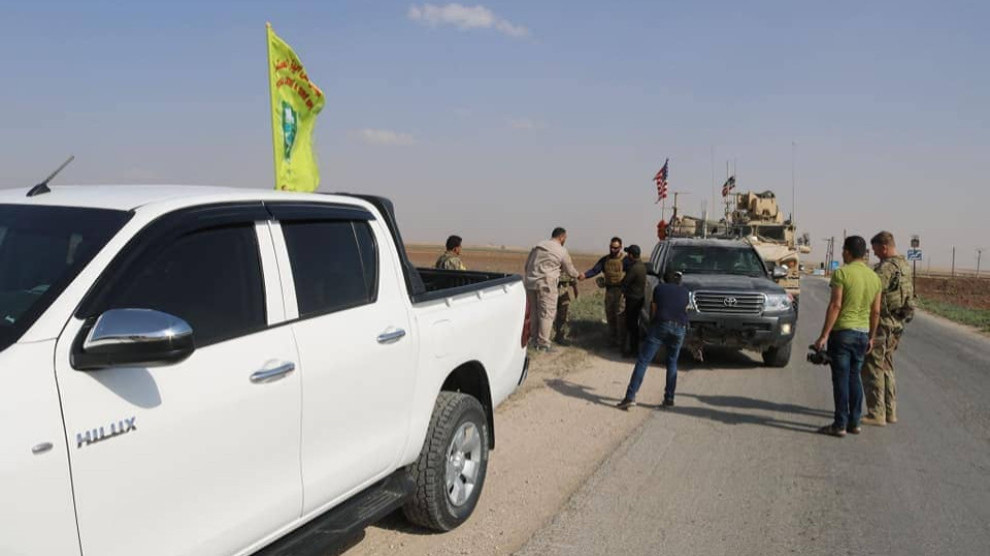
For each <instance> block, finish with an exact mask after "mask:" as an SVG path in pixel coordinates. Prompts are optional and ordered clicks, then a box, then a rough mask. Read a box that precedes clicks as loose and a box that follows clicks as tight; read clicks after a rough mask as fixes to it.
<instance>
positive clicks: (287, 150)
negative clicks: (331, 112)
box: [267, 23, 326, 191]
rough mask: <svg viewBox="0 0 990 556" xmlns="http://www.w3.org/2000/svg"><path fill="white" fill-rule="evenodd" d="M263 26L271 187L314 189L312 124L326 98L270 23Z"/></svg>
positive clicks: (316, 182)
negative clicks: (269, 112)
mask: <svg viewBox="0 0 990 556" xmlns="http://www.w3.org/2000/svg"><path fill="white" fill-rule="evenodd" d="M267 28H268V82H269V87H270V91H271V100H272V146H273V147H274V149H275V189H280V190H284V191H315V190H316V188H317V187H318V186H319V185H320V171H319V169H318V168H317V166H316V155H315V154H314V153H313V127H314V126H315V125H316V116H317V114H319V113H320V110H322V109H323V104H324V103H325V102H326V99H325V98H324V96H323V91H321V90H320V88H319V87H317V86H316V84H315V83H313V82H312V81H310V80H309V76H308V75H306V70H305V69H304V68H303V65H302V62H300V61H299V57H298V56H296V53H295V52H293V51H292V48H291V47H290V46H289V45H288V44H286V43H285V42H284V41H283V40H282V39H280V38H278V36H277V35H275V32H274V31H272V26H271V24H270V23H269V24H267Z"/></svg>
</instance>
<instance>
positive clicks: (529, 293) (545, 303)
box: [523, 228, 584, 352]
mask: <svg viewBox="0 0 990 556" xmlns="http://www.w3.org/2000/svg"><path fill="white" fill-rule="evenodd" d="M566 241H567V230H565V229H563V228H554V230H553V233H552V234H551V236H550V239H546V240H543V241H541V242H539V243H537V244H536V247H533V249H532V250H531V251H530V252H529V257H527V258H526V270H525V274H524V276H523V285H525V286H526V297H527V299H528V301H529V310H530V322H532V323H533V326H534V328H535V330H536V351H542V352H548V351H551V349H550V332H551V330H552V329H553V321H554V319H555V317H556V316H557V282H558V280H559V278H560V273H561V271H563V272H564V273H566V274H567V275H569V276H571V277H574V278H577V279H579V280H581V279H583V278H584V277H583V275H581V273H580V272H579V271H578V269H576V268H574V263H572V262H571V255H570V254H569V253H568V252H567V249H565V248H564V243H565V242H566ZM533 317H535V318H533Z"/></svg>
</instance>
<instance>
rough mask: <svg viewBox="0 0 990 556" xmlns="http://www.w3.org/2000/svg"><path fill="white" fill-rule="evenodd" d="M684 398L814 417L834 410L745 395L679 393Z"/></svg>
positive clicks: (739, 407) (713, 403) (830, 413)
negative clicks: (758, 398)
mask: <svg viewBox="0 0 990 556" xmlns="http://www.w3.org/2000/svg"><path fill="white" fill-rule="evenodd" d="M679 397H682V398H694V399H696V400H698V401H699V402H701V403H703V404H705V405H713V406H717V407H734V408H738V409H759V410H763V411H780V412H784V413H795V414H798V415H809V416H812V417H831V416H832V412H831V411H828V410H826V409H813V408H810V407H802V406H800V405H794V404H789V403H777V402H770V401H766V400H757V399H754V398H746V397H743V396H705V395H701V394H679Z"/></svg>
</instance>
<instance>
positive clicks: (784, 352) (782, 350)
mask: <svg viewBox="0 0 990 556" xmlns="http://www.w3.org/2000/svg"><path fill="white" fill-rule="evenodd" d="M790 361H791V342H787V343H786V344H784V345H782V346H777V347H772V348H770V349H768V350H766V351H764V352H763V363H764V364H766V365H767V366H768V367H786V366H787V364H788V363H789V362H790Z"/></svg>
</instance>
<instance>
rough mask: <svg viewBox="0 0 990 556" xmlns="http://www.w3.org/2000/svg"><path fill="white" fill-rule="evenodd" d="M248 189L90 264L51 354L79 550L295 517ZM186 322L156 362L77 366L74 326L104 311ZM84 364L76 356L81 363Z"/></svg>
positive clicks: (269, 291) (287, 385) (274, 314)
mask: <svg viewBox="0 0 990 556" xmlns="http://www.w3.org/2000/svg"><path fill="white" fill-rule="evenodd" d="M267 220H268V213H267V211H265V209H264V207H263V206H262V205H261V204H260V203H256V204H253V205H252V204H245V205H234V206H231V205H224V206H216V207H212V208H205V209H204V208H203V207H198V208H197V209H195V210H189V211H183V212H180V213H177V214H171V215H168V216H165V217H163V218H160V219H158V221H156V222H155V223H154V224H152V225H151V226H150V227H149V228H148V229H146V230H145V231H143V232H142V233H141V234H139V235H138V236H137V237H136V238H135V239H133V240H132V241H131V242H130V244H129V245H128V247H126V248H125V249H124V251H123V252H122V253H121V254H119V255H118V256H117V258H116V259H115V260H114V262H113V263H112V264H111V265H110V267H109V268H108V269H107V271H106V272H104V274H103V275H102V276H101V278H100V280H99V281H98V282H97V284H96V286H95V287H94V289H93V290H92V291H91V292H90V294H89V295H88V296H87V298H86V299H85V300H84V301H83V303H82V305H81V306H80V308H79V309H78V310H77V313H76V318H74V319H73V320H72V321H71V322H70V323H69V325H68V326H67V327H66V329H65V331H64V333H63V335H62V337H61V338H60V339H59V342H58V347H57V350H56V357H55V361H56V366H57V376H58V382H59V387H60V390H61V394H62V400H63V407H64V412H65V415H64V418H65V425H66V428H67V436H68V440H69V463H70V464H71V469H72V479H73V485H74V490H75V499H76V508H77V515H78V523H79V530H80V542H81V545H82V550H83V553H84V554H99V555H118V554H119V555H122V556H133V555H136V554H141V555H142V556H145V555H157V554H160V555H163V556H164V555H169V556H175V555H194V554H195V555H199V554H202V555H215V554H231V553H234V552H237V551H238V550H242V549H244V548H245V547H247V546H250V545H252V543H255V542H257V541H258V540H260V539H261V538H263V537H265V536H267V535H269V534H271V533H273V532H275V531H276V530H277V529H279V528H281V527H284V526H286V525H287V524H289V523H291V522H292V521H293V520H296V519H298V517H299V515H300V511H301V505H302V487H301V484H300V470H299V430H300V429H299V420H300V375H299V372H298V369H297V367H298V364H299V361H298V359H297V353H296V350H295V345H294V342H293V340H292V334H291V330H290V329H289V328H288V327H287V326H273V325H277V324H279V323H281V322H282V321H283V320H284V306H283V302H282V294H281V289H280V286H279V279H278V271H277V269H276V263H275V255H274V249H273V245H272V240H271V234H270V232H269V224H268V222H267ZM133 308H137V309H152V310H156V311H161V312H163V313H167V314H169V315H174V316H176V317H179V318H181V319H183V320H184V321H186V322H187V323H188V324H189V325H190V326H191V328H192V331H193V337H194V341H195V351H193V352H192V354H191V355H189V356H188V358H186V359H184V360H182V361H179V362H174V363H171V364H165V365H162V366H157V365H151V364H149V365H112V364H111V365H109V366H107V365H104V368H101V369H99V370H79V368H80V366H86V365H89V366H90V367H88V368H89V369H92V367H91V365H93V363H92V359H93V353H92V352H90V353H87V352H86V349H84V347H83V340H84V338H86V336H87V334H88V333H89V331H90V329H91V327H92V325H93V322H94V319H95V318H96V317H99V316H100V315H105V312H106V311H108V310H111V309H133ZM84 363H85V365H84Z"/></svg>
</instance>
